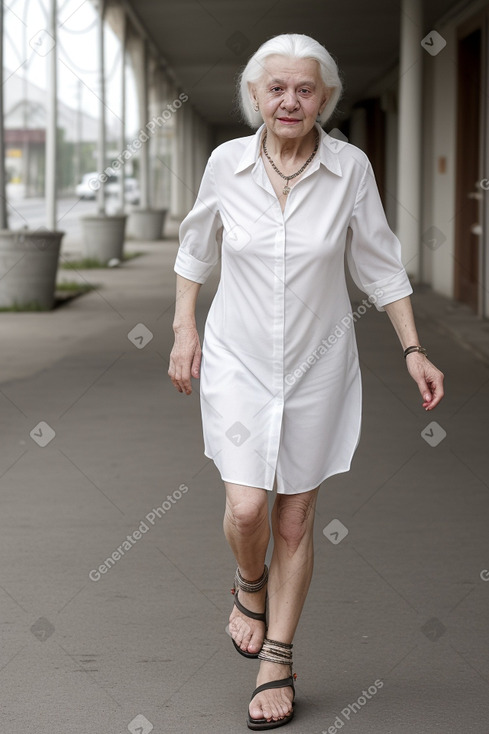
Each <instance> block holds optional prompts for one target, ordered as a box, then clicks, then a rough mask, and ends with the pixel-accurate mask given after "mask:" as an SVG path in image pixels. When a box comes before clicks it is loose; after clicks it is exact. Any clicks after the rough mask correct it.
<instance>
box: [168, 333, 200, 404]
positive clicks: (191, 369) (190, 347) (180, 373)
mask: <svg viewBox="0 0 489 734" xmlns="http://www.w3.org/2000/svg"><path fill="white" fill-rule="evenodd" d="M201 359H202V350H201V348H200V339H199V335H198V333H197V329H196V328H195V326H188V327H187V326H184V327H178V329H175V343H174V345H173V349H172V350H171V354H170V367H169V369H168V374H169V375H170V379H171V381H172V382H173V384H174V385H175V387H176V388H177V390H178V392H184V393H185V394H186V395H190V394H191V392H192V384H191V381H190V378H191V377H195V378H198V377H199V376H200V362H201Z"/></svg>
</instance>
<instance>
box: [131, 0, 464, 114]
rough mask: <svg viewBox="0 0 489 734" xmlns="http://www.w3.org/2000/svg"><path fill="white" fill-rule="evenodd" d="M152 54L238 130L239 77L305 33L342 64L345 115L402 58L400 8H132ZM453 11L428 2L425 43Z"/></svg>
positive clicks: (239, 3)
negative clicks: (275, 44)
mask: <svg viewBox="0 0 489 734" xmlns="http://www.w3.org/2000/svg"><path fill="white" fill-rule="evenodd" d="M128 4H129V5H130V6H131V8H132V9H133V11H134V14H135V15H136V16H137V18H138V19H139V21H140V23H141V25H142V26H143V28H144V29H145V31H146V33H147V35H148V37H149V38H150V40H151V41H152V44H151V45H152V46H154V47H156V48H157V49H158V51H159V53H160V54H161V56H162V57H163V58H164V59H165V61H166V63H167V64H168V66H169V67H170V68H171V69H172V71H173V74H174V77H175V79H176V80H177V82H178V84H179V85H180V86H181V87H182V88H183V89H184V90H185V91H186V92H187V93H188V95H189V97H190V99H191V102H192V104H193V106H194V107H195V108H196V109H197V111H198V112H199V113H200V114H201V115H202V116H203V117H204V118H205V119H206V120H207V121H208V122H209V123H211V124H212V125H214V126H219V127H220V126H223V127H227V126H229V125H239V123H240V118H239V114H238V112H237V109H236V101H235V82H236V75H237V73H238V72H239V71H240V69H241V68H242V67H243V66H244V64H245V63H246V61H247V60H248V58H249V57H250V56H251V55H252V54H253V53H254V51H255V50H256V49H257V48H258V46H259V45H260V44H261V43H263V42H264V41H265V40H267V39H268V38H270V37H271V36H274V35H277V34H279V33H305V34H307V35H310V36H313V37H314V38H315V39H316V40H317V41H319V42H320V43H322V44H323V45H324V46H326V48H327V49H328V51H330V53H331V54H332V55H333V56H334V57H335V58H336V60H337V62H338V64H339V67H340V70H341V73H342V78H343V81H344V85H345V93H344V97H343V100H342V101H341V103H340V114H343V115H346V114H347V112H348V109H349V108H350V107H351V105H352V104H353V103H354V102H355V100H358V99H361V98H362V96H364V94H365V90H366V89H367V88H368V87H369V86H370V85H371V84H372V83H374V82H375V81H376V80H377V79H378V78H379V77H380V76H382V74H384V73H385V72H387V71H389V69H390V68H392V67H393V65H394V64H395V63H396V61H397V59H398V55H399V29H400V16H401V9H400V6H401V1H400V0H367V1H366V0H128ZM454 5H460V3H459V2H454V0H425V2H424V27H423V28H420V32H419V37H420V40H421V38H423V37H424V36H425V35H426V33H428V32H429V31H430V30H432V28H433V25H434V24H435V22H436V21H437V20H438V19H439V18H440V17H441V16H442V15H444V14H445V13H446V12H447V11H449V10H450V8H452V7H453V6H454Z"/></svg>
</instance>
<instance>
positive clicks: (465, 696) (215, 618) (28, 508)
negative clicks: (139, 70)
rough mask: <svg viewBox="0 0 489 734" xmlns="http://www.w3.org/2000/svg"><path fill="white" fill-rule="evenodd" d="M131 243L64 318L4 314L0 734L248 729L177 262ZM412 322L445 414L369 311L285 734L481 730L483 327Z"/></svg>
mask: <svg viewBox="0 0 489 734" xmlns="http://www.w3.org/2000/svg"><path fill="white" fill-rule="evenodd" d="M174 229H175V228H174V225H173V231H174ZM137 247H139V248H140V249H142V250H143V251H144V252H145V255H144V257H140V258H137V259H134V260H132V261H130V262H128V263H126V264H125V265H124V266H123V267H122V268H120V269H118V270H105V271H86V272H84V273H83V274H82V276H83V277H84V278H87V279H88V280H91V281H93V282H96V283H98V284H99V285H100V288H99V289H98V290H97V291H94V292H92V293H90V294H88V295H86V296H83V297H82V298H79V299H77V300H75V301H73V302H71V303H70V304H69V305H67V306H65V307H63V308H61V309H58V310H55V311H54V312H52V313H49V314H32V313H31V314H1V315H0V328H1V332H2V345H3V349H2V378H1V384H0V391H1V392H0V404H1V411H0V421H1V426H0V430H1V439H2V440H1V451H0V475H1V478H0V492H1V503H2V512H1V523H2V527H1V535H0V543H1V552H2V559H3V562H2V570H1V574H0V576H1V578H0V618H1V622H2V645H1V649H0V669H1V678H0V685H1V689H2V699H3V701H2V718H3V723H2V727H1V731H4V732H9V734H31V733H32V734H34V733H35V734H88V733H89V732H93V733H94V734H112V733H113V734H123V732H127V731H131V732H139V734H146V733H147V732H149V731H150V730H151V725H152V726H153V727H154V728H153V729H152V730H153V731H154V732H155V734H159V733H164V734H173V733H176V734H180V733H182V734H188V733H190V732H195V733H196V734H197V733H198V734H216V733H218V734H233V733H234V732H244V731H247V729H246V725H245V712H246V706H247V702H248V697H249V694H250V693H251V691H252V689H253V687H254V674H255V671H256V663H255V662H254V661H248V660H244V659H242V658H240V657H239V656H238V655H237V654H236V653H235V652H234V649H233V647H232V645H231V641H230V639H229V637H228V636H227V634H226V632H225V626H226V623H227V617H228V614H229V611H230V608H231V604H232V597H231V595H230V594H229V588H230V586H231V585H232V579H233V572H234V564H233V559H232V557H231V554H230V552H229V551H228V548H227V546H226V543H225V540H224V538H223V535H222V529H221V516H222V510H223V491H222V488H221V485H220V481H219V479H218V475H217V472H216V470H215V468H214V466H213V464H212V463H211V462H209V461H208V460H206V459H205V457H204V456H203V453H202V439H201V433H200V424H199V406H198V396H197V394H194V395H192V397H190V398H186V397H184V396H181V395H179V394H177V393H176V391H174V389H173V387H172V386H171V383H170V382H169V380H168V379H167V376H166V370H167V359H168V354H169V349H170V341H171V321H172V311H173V305H172V303H173V288H174V285H173V281H174V278H173V272H172V261H173V258H174V255H175V251H176V244H175V241H174V240H166V241H164V242H159V243H147V244H142V245H137V246H136V245H135V244H133V243H128V246H127V249H128V250H129V251H130V250H134V249H136V248H137ZM214 285H215V281H214V282H213V283H209V284H207V285H206V286H205V288H204V289H203V291H202V298H201V300H200V323H201V324H202V323H203V319H204V314H205V311H206V308H207V307H208V305H209V302H210V298H211V295H212V288H213V286H214ZM415 304H416V310H417V312H418V326H419V330H420V333H421V335H422V341H423V343H424V344H426V345H427V346H428V347H429V349H430V354H431V356H432V358H433V360H434V361H436V363H437V364H439V366H440V367H441V368H442V369H443V370H444V371H445V373H446V375H447V392H448V397H447V398H446V400H445V402H444V403H443V404H442V405H441V406H440V407H439V409H438V410H437V411H436V412H435V413H434V414H431V415H427V414H426V413H425V412H424V411H423V410H422V408H421V400H420V398H419V396H418V394H417V388H416V386H415V385H414V383H412V382H411V381H410V379H409V378H408V376H407V373H406V372H405V369H404V365H403V360H402V355H401V353H400V348H399V346H398V344H397V343H396V339H395V336H394V332H393V331H392V329H391V327H390V325H389V323H388V321H387V317H386V316H385V315H380V314H378V313H376V312H374V310H373V309H369V310H367V313H365V315H364V316H362V318H361V319H360V321H359V322H358V324H357V333H358V339H359V345H360V353H361V361H362V367H363V381H364V393H365V397H364V424H363V434H362V441H361V444H360V447H359V449H358V452H357V455H356V458H355V460H354V464H353V468H352V470H351V472H349V473H348V474H343V475H339V476H337V477H334V478H332V479H331V480H329V481H328V482H327V483H326V484H325V486H324V487H323V488H322V490H321V494H320V500H319V505H318V511H317V521H316V567H315V574H314V581H313V586H312V588H311V592H310V596H309V598H308V601H307V604H306V608H305V610H304V615H303V623H302V626H301V627H300V630H299V632H298V634H297V637H296V645H295V648H294V650H295V669H296V671H297V672H298V681H297V700H298V704H297V714H296V718H295V720H294V722H293V723H292V724H291V725H290V726H289V727H288V728H287V731H290V732H291V734H292V732H296V733H297V734H321V732H328V734H336V732H339V731H342V732H344V733H347V734H408V733H409V734H413V732H415V733H416V734H456V733H457V734H458V732H461V731H464V732H470V734H488V731H489V724H488V721H489V695H488V694H489V632H488V603H489V582H488V579H489V571H488V570H487V569H489V554H488V545H487V536H488V530H487V522H488V515H489V491H488V489H489V451H488V431H487V416H488V413H489V362H485V361H484V359H483V358H484V350H483V349H481V348H479V347H480V345H481V344H485V343H486V341H485V337H486V336H487V325H482V324H481V323H480V322H478V321H477V320H476V319H475V318H474V317H472V316H471V315H470V314H468V313H465V311H464V310H463V309H460V307H455V306H454V305H453V304H449V303H448V302H446V301H444V300H443V299H440V298H437V297H434V296H433V295H432V294H429V293H420V294H419V296H416V298H415ZM461 313H462V316H463V318H462V321H464V323H465V326H464V327H463V328H462V329H460V328H459V327H457V323H456V322H457V319H458V320H459V321H460V314H461ZM469 322H470V329H469V328H468V326H467V323H469ZM471 330H472V331H471ZM462 332H463V333H462ZM469 332H470V333H469ZM128 335H130V337H131V338H128ZM151 335H152V338H151V340H149V337H150V336H151ZM474 340H475V342H477V343H478V344H479V347H476V346H474ZM432 421H435V423H432ZM429 424H431V425H429ZM445 434H446V435H445ZM435 444H436V445H435ZM324 528H327V529H326V531H325V532H326V535H325V534H323V529H324ZM346 530H347V531H348V534H347V535H346V536H344V534H345V533H346ZM343 536H344V537H343ZM332 541H335V542H332ZM338 541H339V542H338ZM111 556H112V561H110V562H109V564H107V563H106V559H109V558H110V557H111ZM148 722H149V723H148Z"/></svg>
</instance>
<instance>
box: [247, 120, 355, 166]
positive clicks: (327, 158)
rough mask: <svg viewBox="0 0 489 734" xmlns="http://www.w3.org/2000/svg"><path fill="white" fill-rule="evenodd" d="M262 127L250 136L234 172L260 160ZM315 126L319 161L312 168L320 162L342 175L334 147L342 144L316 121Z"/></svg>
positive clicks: (340, 146)
mask: <svg viewBox="0 0 489 734" xmlns="http://www.w3.org/2000/svg"><path fill="white" fill-rule="evenodd" d="M264 127H265V125H264V124H263V125H261V127H259V128H258V130H257V131H256V133H255V135H253V136H252V137H250V140H249V142H248V144H247V145H246V147H245V149H244V152H243V155H242V156H241V158H240V161H239V163H238V165H237V166H236V168H235V170H234V173H235V174H236V173H240V172H241V171H244V170H245V169H246V168H249V167H250V166H254V165H255V164H256V163H257V162H258V161H259V160H260V142H261V136H262V133H263V129H264ZM315 127H316V130H318V132H319V136H320V143H319V149H318V156H317V158H319V163H316V161H314V163H315V165H313V167H312V168H317V167H318V166H319V165H320V164H322V165H323V166H325V167H326V168H327V169H328V170H329V171H331V172H332V173H334V174H336V175H337V176H342V170H341V165H340V161H339V158H338V151H337V150H336V148H337V147H338V148H339V149H341V148H342V147H343V145H338V143H337V141H336V139H335V138H333V137H331V135H328V133H326V132H324V130H323V129H322V127H321V126H320V125H319V124H318V123H316V124H315ZM317 158H316V160H317Z"/></svg>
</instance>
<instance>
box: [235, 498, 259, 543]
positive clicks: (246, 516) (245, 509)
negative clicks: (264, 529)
mask: <svg viewBox="0 0 489 734" xmlns="http://www.w3.org/2000/svg"><path fill="white" fill-rule="evenodd" d="M226 520H227V521H228V522H229V523H230V524H231V525H232V526H233V528H234V529H235V530H236V532H237V533H239V534H240V535H244V536H247V535H253V533H255V532H256V531H257V529H258V528H260V527H261V526H262V525H263V524H264V523H265V522H267V521H268V509H267V506H266V505H263V504H261V503H257V502H253V501H249V500H241V501H239V502H227V504H226Z"/></svg>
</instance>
